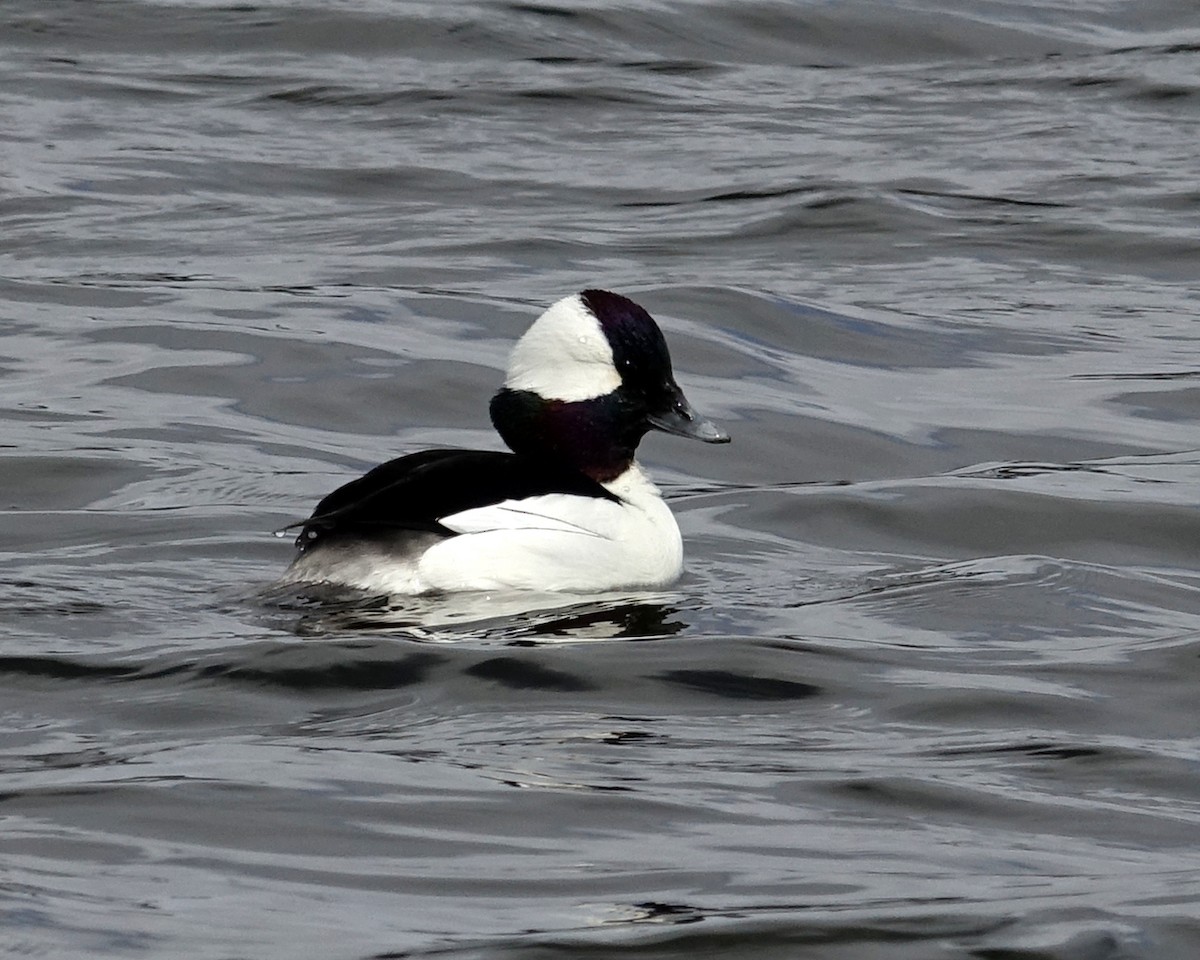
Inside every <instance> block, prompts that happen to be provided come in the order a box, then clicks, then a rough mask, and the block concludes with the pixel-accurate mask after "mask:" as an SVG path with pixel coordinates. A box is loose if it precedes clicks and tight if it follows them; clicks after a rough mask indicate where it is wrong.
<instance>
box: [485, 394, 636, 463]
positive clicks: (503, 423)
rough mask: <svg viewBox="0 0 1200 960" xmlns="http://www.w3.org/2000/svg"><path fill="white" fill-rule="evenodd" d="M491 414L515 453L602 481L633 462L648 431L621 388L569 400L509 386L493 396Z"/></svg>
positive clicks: (501, 434)
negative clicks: (569, 468)
mask: <svg viewBox="0 0 1200 960" xmlns="http://www.w3.org/2000/svg"><path fill="white" fill-rule="evenodd" d="M491 415H492V424H493V425H494V426H495V428H496V432H497V433H499V434H500V437H501V439H503V440H504V442H505V443H506V444H507V445H508V448H509V449H510V450H512V452H513V453H516V454H519V455H521V456H525V457H530V458H533V459H540V460H545V461H548V462H551V463H556V464H561V465H566V466H569V467H571V468H572V469H575V470H578V471H579V472H580V473H583V474H584V475H586V476H588V477H591V478H592V479H593V480H596V481H598V482H600V483H608V482H610V481H612V480H615V479H616V478H617V477H619V476H621V475H622V474H623V473H625V472H626V471H627V470H628V469H629V468H630V467H631V466H632V465H633V457H634V454H635V453H636V451H637V445H638V443H639V442H640V441H641V439H642V437H643V435H644V434H645V432H646V429H645V426H644V425H643V420H642V418H641V417H639V416H636V415H635V414H634V411H632V410H631V409H630V405H629V403H628V401H627V400H626V399H625V398H623V397H622V395H621V393H620V392H619V391H618V392H614V393H609V394H605V395H604V396H602V397H594V398H592V399H590V400H572V401H565V400H546V399H545V398H543V397H540V396H538V395H537V394H536V393H533V392H531V391H528V390H510V389H509V388H508V387H505V388H504V389H502V390H501V391H500V392H499V393H497V394H496V395H495V396H494V397H493V398H492V403H491Z"/></svg>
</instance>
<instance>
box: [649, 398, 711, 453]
mask: <svg viewBox="0 0 1200 960" xmlns="http://www.w3.org/2000/svg"><path fill="white" fill-rule="evenodd" d="M649 419H650V425H651V426H653V427H654V428H655V429H656V430H662V431H663V432H664V433H673V434H675V435H676V436H678V437H691V438H692V439H693V440H703V441H704V442H705V443H728V442H729V434H727V433H726V432H725V431H724V430H722V429H721V428H720V427H718V426H717V425H716V424H715V423H713V422H712V421H711V420H706V419H705V418H704V417H702V416H700V414H698V413H696V411H695V410H693V409H692V405H691V404H690V403H688V402H687V400H686V399H685V398H684V397H683V395H682V394H680V396H679V399H678V400H676V401H675V404H674V406H672V407H671V408H670V409H669V410H666V411H665V412H663V413H656V414H653V415H651V416H650V418H649Z"/></svg>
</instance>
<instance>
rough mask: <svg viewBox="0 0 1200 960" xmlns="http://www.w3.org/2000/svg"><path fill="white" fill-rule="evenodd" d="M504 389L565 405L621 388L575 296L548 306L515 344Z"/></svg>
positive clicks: (602, 340) (592, 321)
mask: <svg viewBox="0 0 1200 960" xmlns="http://www.w3.org/2000/svg"><path fill="white" fill-rule="evenodd" d="M504 385H505V386H506V387H509V388H510V389H512V390H529V391H531V392H533V393H536V394H538V396H541V397H544V398H545V399H547V400H565V401H575V400H591V399H592V398H593V397H602V396H604V395H605V394H606V393H612V391H614V390H616V389H617V387H619V386H620V385H621V375H620V373H618V372H617V368H616V366H615V365H614V364H613V352H612V347H611V346H609V343H608V338H607V337H605V336H604V331H603V330H602V329H601V328H600V322H599V321H598V320H597V319H596V318H595V317H594V316H593V315H592V312H591V311H590V310H588V308H587V307H586V306H585V305H584V302H583V300H582V298H581V297H580V296H579V294H572V295H571V296H569V297H564V298H563V299H562V300H559V301H558V302H557V303H555V304H553V305H552V306H551V307H550V308H549V309H548V310H546V312H545V313H543V314H542V315H541V316H540V317H538V318H537V320H535V321H534V322H533V326H531V327H530V328H529V329H528V330H527V331H526V332H525V335H524V336H523V337H521V339H520V340H518V341H517V344H516V346H515V347H513V351H512V356H511V357H510V358H509V361H508V379H507V380H505V382H504Z"/></svg>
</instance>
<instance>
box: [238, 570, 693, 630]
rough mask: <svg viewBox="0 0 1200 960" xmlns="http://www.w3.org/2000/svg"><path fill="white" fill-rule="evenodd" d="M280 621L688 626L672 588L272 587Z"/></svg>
mask: <svg viewBox="0 0 1200 960" xmlns="http://www.w3.org/2000/svg"><path fill="white" fill-rule="evenodd" d="M261 599H262V601H263V602H264V604H265V605H266V608H267V610H268V616H269V618H270V619H271V621H272V623H273V625H275V626H280V627H283V628H284V629H287V630H289V631H290V632H292V633H295V634H296V635H297V636H299V637H323V636H328V635H333V634H339V633H344V632H346V631H370V632H375V633H380V632H382V633H387V634H393V635H399V636H403V637H406V638H408V639H412V640H420V641H424V642H443V641H453V640H467V639H473V640H498V641H506V642H510V643H538V642H544V641H581V640H614V639H623V640H655V639H661V638H663V637H670V636H674V635H675V634H677V633H679V632H680V631H681V630H683V628H684V622H683V621H682V620H681V619H677V618H675V614H677V613H678V612H679V608H678V607H677V606H676V605H675V602H673V601H674V600H675V598H672V597H671V595H669V594H661V593H653V594H649V593H647V594H634V595H632V596H631V595H630V594H603V595H599V596H596V597H586V598H585V597H581V596H579V595H575V594H553V593H529V594H522V593H504V594H490V593H456V594H445V595H436V596H422V597H390V598H389V597H386V596H369V595H363V594H361V593H355V592H353V591H348V590H346V588H344V587H332V586H328V585H324V584H317V585H312V584H306V585H303V586H302V587H300V588H299V589H296V588H287V589H284V588H279V587H272V588H270V589H269V590H267V591H265V592H264V593H263V594H262V595H261Z"/></svg>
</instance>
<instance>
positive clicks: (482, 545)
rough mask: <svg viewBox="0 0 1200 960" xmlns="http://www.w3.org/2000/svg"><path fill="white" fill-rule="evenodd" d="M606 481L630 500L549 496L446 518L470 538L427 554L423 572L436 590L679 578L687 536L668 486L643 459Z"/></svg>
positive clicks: (653, 583)
mask: <svg viewBox="0 0 1200 960" xmlns="http://www.w3.org/2000/svg"><path fill="white" fill-rule="evenodd" d="M606 486H608V488H609V489H610V490H612V492H613V493H615V494H617V496H619V497H621V498H622V499H621V500H620V501H619V502H614V501H612V500H599V499H595V498H589V497H576V496H570V495H568V494H549V495H546V496H542V497H530V498H529V499H527V500H506V501H505V502H503V503H498V504H496V505H494V506H490V507H480V508H478V509H475V510H466V511H463V512H462V513H459V514H455V515H454V516H452V517H445V518H443V519H442V521H441V522H442V523H444V524H445V525H446V526H448V527H450V528H451V529H452V530H456V531H461V532H460V535H459V536H457V537H452V538H450V539H449V540H443V541H441V542H439V543H436V544H434V545H433V546H432V547H430V548H429V550H427V551H426V552H425V554H424V555H423V556H422V557H421V558H420V560H419V561H418V562H417V579H418V580H419V582H420V584H421V586H422V587H423V588H424V589H426V590H546V591H577V592H585V593H590V592H594V591H597V590H613V589H619V588H626V587H660V586H665V585H666V584H669V583H671V582H672V581H674V580H675V579H676V578H677V577H678V576H679V573H680V571H681V570H682V568H683V543H682V540H681V538H680V535H679V526H678V525H677V524H676V523H675V518H674V517H673V516H672V515H671V511H670V509H669V508H668V507H667V505H666V503H664V502H663V499H662V497H661V496H660V495H659V492H658V488H657V487H655V486H654V484H652V483H651V482H650V481H649V480H648V479H647V478H646V475H645V474H643V473H642V471H641V470H640V469H639V468H638V467H637V466H636V465H634V466H632V467H630V468H629V469H628V470H627V471H625V473H623V474H622V475H621V476H620V477H618V478H617V479H616V480H614V481H613V482H612V483H610V484H606Z"/></svg>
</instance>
